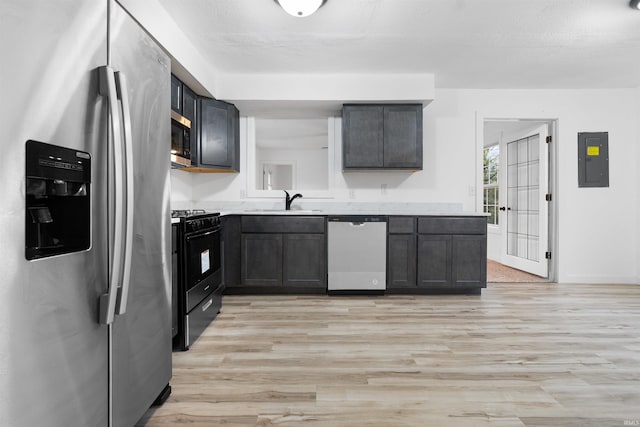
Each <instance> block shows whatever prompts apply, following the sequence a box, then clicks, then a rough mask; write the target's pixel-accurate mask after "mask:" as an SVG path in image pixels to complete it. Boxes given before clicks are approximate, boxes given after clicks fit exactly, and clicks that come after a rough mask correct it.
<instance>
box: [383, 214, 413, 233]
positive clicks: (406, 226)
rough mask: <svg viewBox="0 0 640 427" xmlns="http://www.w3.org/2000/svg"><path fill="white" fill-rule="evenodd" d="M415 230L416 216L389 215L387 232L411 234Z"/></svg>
mask: <svg viewBox="0 0 640 427" xmlns="http://www.w3.org/2000/svg"><path fill="white" fill-rule="evenodd" d="M415 232H416V218H415V217H413V216H390V217H389V234H413V233H415Z"/></svg>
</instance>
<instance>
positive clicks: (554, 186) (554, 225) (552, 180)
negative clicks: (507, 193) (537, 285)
mask: <svg viewBox="0 0 640 427" xmlns="http://www.w3.org/2000/svg"><path fill="white" fill-rule="evenodd" d="M485 121H505V122H507V121H532V122H533V121H535V122H546V123H547V125H548V127H549V135H550V136H551V138H552V142H551V145H550V147H549V159H548V162H549V165H548V174H549V176H548V186H549V192H550V193H551V194H552V201H551V202H549V211H548V221H547V233H548V247H549V251H550V252H551V259H550V260H549V271H548V279H547V280H548V281H549V282H553V283H555V282H557V281H558V265H559V258H560V254H559V253H558V211H559V203H560V197H559V193H558V162H557V159H558V144H559V139H558V135H559V132H558V118H556V117H544V116H542V117H540V116H537V115H536V114H531V113H530V112H528V113H524V114H522V113H518V112H517V111H510V112H508V113H503V114H500V113H488V112H481V111H476V188H477V189H478V191H476V211H477V212H482V211H483V194H484V191H483V188H484V184H483V179H482V169H483V165H482V152H483V150H484V123H485Z"/></svg>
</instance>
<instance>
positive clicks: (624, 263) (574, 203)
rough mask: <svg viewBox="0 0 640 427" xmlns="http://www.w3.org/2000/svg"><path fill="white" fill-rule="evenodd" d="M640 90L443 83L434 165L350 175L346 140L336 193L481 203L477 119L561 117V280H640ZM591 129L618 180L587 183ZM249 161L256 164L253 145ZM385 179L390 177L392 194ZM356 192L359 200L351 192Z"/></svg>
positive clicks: (231, 182)
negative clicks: (586, 145)
mask: <svg viewBox="0 0 640 427" xmlns="http://www.w3.org/2000/svg"><path fill="white" fill-rule="evenodd" d="M639 93H640V90H636V89H633V90H629V89H618V90H455V89H440V90H437V91H436V97H435V98H436V99H435V101H433V103H431V104H430V105H429V106H428V107H427V108H425V110H424V170H422V171H419V172H415V173H405V172H402V173H400V172H371V173H344V174H343V173H342V172H341V152H340V150H339V145H340V144H339V141H338V144H337V145H338V147H337V148H338V149H336V150H335V158H334V164H335V167H336V172H335V177H334V200H337V201H349V200H356V201H404V202H406V201H414V202H452V203H456V202H457V203H462V204H463V206H464V209H465V210H466V211H479V210H481V192H480V188H481V170H480V160H479V159H480V157H479V151H480V149H481V145H479V144H481V139H482V138H481V137H480V136H479V135H476V132H477V129H478V127H477V121H478V120H482V119H483V118H485V117H486V118H492V117H493V118H510V117H514V118H516V117H517V118H536V119H557V120H558V125H559V127H558V140H557V141H556V142H555V144H557V151H558V164H559V177H558V192H557V194H556V195H555V200H556V201H557V203H558V211H559V224H558V225H559V232H558V236H557V238H558V251H557V253H556V254H555V255H554V256H557V262H558V280H559V281H560V282H616V283H618V282H619V283H633V282H638V276H639V272H638V267H637V266H638V265H640V262H639V261H640V254H639V250H638V242H640V230H639V228H640V220H639V208H638V199H639V196H640V190H639V189H638V187H639V184H638V179H639V176H638V172H637V167H636V164H637V162H638V161H639V160H640V153H639V150H638V146H639V145H640V129H639V128H640V126H639V125H638V119H637V118H638V117H640V100H639V96H638V95H639ZM338 122H339V121H338ZM586 131H607V132H609V147H610V187H609V188H589V189H587V188H578V180H577V173H578V171H577V163H578V162H577V133H578V132H586ZM339 135H340V132H339V129H338V131H337V136H338V137H339ZM243 144H246V135H245V138H243ZM241 159H242V167H243V168H246V167H247V165H246V147H244V146H243V147H241ZM245 170H246V169H245ZM243 175H244V171H243V172H242V173H241V174H240V175H226V174H223V175H215V174H199V176H195V177H194V189H193V199H194V201H195V203H196V204H197V202H198V201H215V200H241V199H243V198H244V195H245V194H246V192H245V191H246V183H245V180H244V179H243ZM382 184H386V185H387V190H386V194H382V190H381V185H382ZM351 194H353V196H354V197H355V199H350V195H351Z"/></svg>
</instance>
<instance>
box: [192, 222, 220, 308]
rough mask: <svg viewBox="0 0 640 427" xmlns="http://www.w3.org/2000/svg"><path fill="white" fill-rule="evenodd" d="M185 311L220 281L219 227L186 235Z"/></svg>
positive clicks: (196, 303)
mask: <svg viewBox="0 0 640 427" xmlns="http://www.w3.org/2000/svg"><path fill="white" fill-rule="evenodd" d="M185 248H186V256H187V259H186V266H187V268H186V283H185V290H186V294H187V295H186V311H187V313H189V312H190V311H191V310H192V309H193V308H194V307H195V306H197V305H198V304H199V303H200V302H201V301H202V300H203V299H204V298H205V297H207V296H208V295H209V294H210V293H211V292H213V291H215V290H216V289H217V288H218V286H220V284H221V283H222V272H221V269H220V228H219V227H218V228H214V229H210V230H208V231H204V232H200V233H194V234H191V235H187V236H186V238H185Z"/></svg>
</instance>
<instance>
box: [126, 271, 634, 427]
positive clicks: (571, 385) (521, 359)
mask: <svg viewBox="0 0 640 427" xmlns="http://www.w3.org/2000/svg"><path fill="white" fill-rule="evenodd" d="M639 350H640V286H637V285H571V284H566V285H565V284H562V285H558V284H549V283H535V284H526V283H517V284H489V286H488V288H487V289H484V290H483V292H482V295H481V296H464V295H438V296H424V295H423V296H401V295H393V296H372V297H361V296H358V297H329V296H291V295H280V296H265V295H262V296H225V297H224V299H223V308H222V311H221V313H220V315H219V316H218V317H217V318H216V320H215V321H214V322H213V323H212V324H211V325H210V326H209V328H208V329H207V330H206V331H205V332H204V333H203V335H202V336H201V337H200V338H199V339H198V341H197V342H196V343H194V344H193V345H192V347H191V349H190V350H189V351H188V352H178V353H174V358H173V359H174V369H173V378H172V381H171V384H172V387H173V393H172V395H171V396H170V397H169V399H168V400H167V402H165V404H164V405H163V406H161V407H159V408H154V409H151V410H149V411H148V412H147V414H145V416H144V417H143V419H142V420H141V421H140V422H139V423H138V426H139V427H141V426H148V427H153V426H158V427H165V426H175V425H183V424H184V425H189V426H198V427H199V426H207V427H212V426H234V427H235V426H312V427H315V426H322V427H333V426H340V427H342V426H457V427H459V426H482V425H488V426H526V427H537V426H614V425H615V426H622V425H625V423H626V425H638V424H640V391H638V390H640V388H639V386H638V384H640V351H639Z"/></svg>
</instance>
